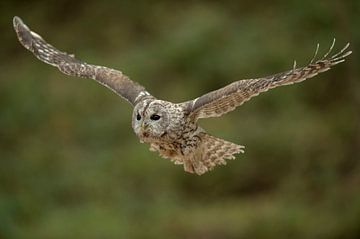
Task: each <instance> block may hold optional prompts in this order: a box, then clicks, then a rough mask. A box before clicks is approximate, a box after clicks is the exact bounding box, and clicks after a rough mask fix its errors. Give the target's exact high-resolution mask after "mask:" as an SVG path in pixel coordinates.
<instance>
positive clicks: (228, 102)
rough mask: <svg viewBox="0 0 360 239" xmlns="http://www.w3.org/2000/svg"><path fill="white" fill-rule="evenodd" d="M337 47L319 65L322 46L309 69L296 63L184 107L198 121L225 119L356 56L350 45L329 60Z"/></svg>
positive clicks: (234, 84) (213, 92)
mask: <svg viewBox="0 0 360 239" xmlns="http://www.w3.org/2000/svg"><path fill="white" fill-rule="evenodd" d="M334 45H335V39H334V41H333V42H332V45H331V47H330V49H329V51H328V52H327V53H326V54H325V55H324V56H323V57H322V58H321V59H319V60H316V61H315V59H316V57H317V54H318V50H319V44H318V45H317V48H316V51H315V55H314V57H313V58H312V60H311V61H310V63H309V64H308V65H307V66H305V67H300V68H296V62H294V66H293V69H291V70H289V71H285V72H282V73H278V74H275V75H272V76H268V77H263V78H258V79H249V80H240V81H236V82H233V83H231V84H229V85H227V86H225V87H223V88H221V89H218V90H215V91H212V92H209V93H207V94H205V95H203V96H200V97H198V98H196V99H195V100H192V101H188V102H185V103H183V104H184V105H186V106H185V107H187V108H188V110H189V112H190V117H192V118H193V120H194V121H196V120H197V119H198V118H208V117H218V116H221V115H223V114H225V113H228V112H230V111H232V110H234V109H235V108H236V107H238V106H240V105H242V104H243V103H244V102H246V101H248V100H249V99H250V98H252V97H254V96H257V95H259V94H260V93H262V92H265V91H268V90H269V89H272V88H275V87H278V86H282V85H290V84H293V83H297V82H301V81H304V80H306V79H309V78H311V77H314V76H316V75H317V74H319V73H321V72H325V71H327V70H329V69H330V68H331V67H332V66H335V65H337V64H339V63H341V62H344V61H345V58H346V57H347V56H349V55H350V54H351V53H352V52H351V51H346V50H347V49H348V47H349V43H348V44H346V45H345V47H344V48H343V49H341V50H340V51H339V52H338V53H336V54H334V55H332V56H331V57H329V55H330V53H331V51H332V49H333V47H334ZM314 61H315V62H314Z"/></svg>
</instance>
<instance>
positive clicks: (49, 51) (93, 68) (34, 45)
mask: <svg viewBox="0 0 360 239" xmlns="http://www.w3.org/2000/svg"><path fill="white" fill-rule="evenodd" d="M13 24H14V29H15V31H16V34H17V36H18V38H19V41H20V43H21V44H22V45H23V46H24V47H25V48H26V49H28V50H29V51H31V52H32V53H33V54H34V55H35V56H36V57H37V58H38V59H39V60H41V61H43V62H45V63H47V64H49V65H52V66H55V67H57V68H58V69H59V70H60V71H61V72H63V73H65V74H67V75H71V76H77V77H83V78H91V79H94V80H96V81H97V82H99V83H100V84H102V85H104V86H106V87H107V88H109V89H111V90H112V91H114V92H115V93H117V94H118V95H120V96H121V97H123V98H124V99H126V100H127V101H128V102H130V103H131V104H132V105H135V104H136V102H137V101H138V100H139V99H140V98H141V97H143V96H147V95H150V94H149V93H148V92H147V91H146V90H145V88H144V87H143V86H141V85H140V84H138V83H137V82H134V81H132V80H130V79H129V77H127V76H126V75H124V74H123V73H122V72H121V71H118V70H114V69H110V68H107V67H104V66H97V65H91V64H88V63H85V62H83V61H81V60H78V59H76V58H75V56H74V55H72V54H68V53H66V52H62V51H59V50H58V49H56V48H55V47H54V46H52V45H50V44H49V43H47V42H46V41H45V40H44V39H43V38H42V37H41V36H40V35H38V34H37V33H35V32H32V31H31V30H30V29H29V28H28V27H27V26H26V25H25V24H24V23H23V22H22V20H21V19H20V18H19V17H14V20H13Z"/></svg>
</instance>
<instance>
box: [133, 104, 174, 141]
mask: <svg viewBox="0 0 360 239" xmlns="http://www.w3.org/2000/svg"><path fill="white" fill-rule="evenodd" d="M169 123H170V115H169V112H168V110H167V107H166V104H164V103H163V101H160V100H151V101H144V102H141V103H139V104H137V105H136V106H135V107H134V111H133V116H132V127H133V129H134V131H135V133H136V135H137V136H138V137H140V138H141V139H143V140H144V141H147V140H151V139H156V138H159V137H161V136H163V135H164V134H166V132H167V129H168V127H169Z"/></svg>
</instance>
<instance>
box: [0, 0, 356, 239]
mask: <svg viewBox="0 0 360 239" xmlns="http://www.w3.org/2000/svg"><path fill="white" fill-rule="evenodd" d="M14 15H18V16H20V17H22V18H23V20H24V21H25V23H27V24H28V25H29V26H30V27H31V28H32V29H33V30H34V31H36V32H38V33H40V34H41V35H42V36H43V37H44V38H45V39H47V40H48V41H49V42H50V43H52V44H54V45H55V46H57V47H58V48H59V49H62V50H65V51H67V52H70V53H75V54H76V55H77V56H78V58H80V59H83V60H85V61H87V62H90V63H97V64H100V65H106V66H109V67H113V68H117V69H121V70H122V71H123V72H125V73H126V74H127V75H129V76H130V77H131V78H132V79H134V80H136V81H139V82H140V83H141V84H143V85H145V86H146V87H147V89H148V90H149V91H150V92H152V93H153V94H154V95H156V96H158V97H159V98H161V99H166V100H170V101H174V102H181V101H185V100H188V99H191V98H196V97H197V96H199V95H201V94H203V93H206V92H208V91H210V90H214V89H216V88H218V87H221V86H223V85H225V84H228V83H230V82H232V81H234V80H239V79H243V78H255V77H260V76H266V75H270V74H273V73H277V72H281V71H284V70H288V69H291V67H292V63H293V60H294V59H296V60H297V62H298V65H304V64H306V63H308V61H309V60H310V59H311V57H312V55H313V52H314V50H315V46H316V43H318V42H319V43H320V50H322V52H321V55H322V53H323V52H326V50H327V49H328V47H329V46H330V44H331V41H332V39H333V37H336V39H337V45H336V47H337V48H336V49H339V48H341V47H342V46H343V45H345V44H346V43H347V42H348V41H350V42H351V43H352V45H351V49H352V50H353V51H354V53H353V54H352V55H351V56H350V57H349V58H348V60H347V61H346V62H345V63H343V64H341V65H338V66H336V67H335V68H334V69H332V70H331V71H329V72H326V73H323V74H321V75H319V76H318V77H316V78H315V79H311V80H308V81H306V82H304V83H301V84H297V85H294V86H287V87H282V88H277V89H275V90H272V91H270V92H267V93H265V94H262V95H261V96H259V97H256V98H254V99H252V100H251V101H250V102H248V103H246V104H244V105H243V106H242V107H240V108H238V109H237V110H236V111H234V112H232V113H229V114H227V115H225V116H223V117H221V118H216V119H207V120H202V121H201V122H200V124H201V125H202V127H204V128H205V129H207V130H208V132H209V133H211V134H213V135H216V136H218V137H223V138H225V139H227V140H229V141H232V142H235V143H238V144H243V145H245V146H246V152H245V154H243V155H238V157H237V160H235V161H230V162H229V163H228V165H227V166H226V167H218V168H216V169H215V170H214V171H212V172H210V173H207V174H205V175H203V176H201V177H199V176H194V175H190V174H187V173H185V172H184V171H183V169H182V167H181V166H175V165H173V164H172V163H171V162H169V161H168V160H164V159H162V158H160V157H159V156H158V155H157V154H156V153H153V152H149V151H148V146H147V145H144V144H140V143H139V141H138V139H137V138H136V136H135V135H134V133H133V132H132V129H131V125H130V123H131V112H132V108H131V107H130V105H129V104H128V103H127V102H125V101H124V100H122V99H121V98H120V97H117V96H116V95H115V94H113V93H112V92H111V91H109V90H107V89H106V88H104V87H101V86H99V85H98V84H97V83H96V82H93V81H91V80H83V79H76V78H74V77H68V76H65V75H63V74H61V73H60V72H58V71H57V70H56V69H55V68H53V67H50V66H48V65H45V64H44V63H41V62H40V61H38V60H37V59H36V58H35V57H34V56H33V55H32V54H31V53H29V52H28V51H26V50H25V49H24V48H23V47H22V46H21V45H20V43H19V42H18V41H17V39H16V37H15V33H14V31H13V29H12V17H13V16H14ZM359 24H360V1H359V0H346V1H345V0H343V1H340V0H339V1H313V0H303V1H292V0H290V1H289V0H278V1H272V2H271V4H270V3H269V2H268V1H265V0H258V1H221V2H220V1H173V2H171V1H165V0H160V1H153V2H151V1H145V0H143V1H84V0H78V1H70V0H64V1H53V2H50V1H1V3H0V29H1V33H2V34H1V37H0V38H1V45H2V46H1V48H0V57H1V58H0V238H37V239H38V238H290V237H291V238H293V239H295V238H316V239H321V238H341V239H344V238H360V79H359V76H360V70H359V61H360V57H359V52H360V30H359V29H360V28H359Z"/></svg>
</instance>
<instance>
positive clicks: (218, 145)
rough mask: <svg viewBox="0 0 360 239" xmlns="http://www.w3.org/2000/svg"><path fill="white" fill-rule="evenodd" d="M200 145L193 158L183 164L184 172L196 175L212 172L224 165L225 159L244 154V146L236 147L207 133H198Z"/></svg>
mask: <svg viewBox="0 0 360 239" xmlns="http://www.w3.org/2000/svg"><path fill="white" fill-rule="evenodd" d="M199 137H200V139H201V143H200V145H199V146H198V148H197V149H196V150H195V152H194V155H193V157H191V159H190V160H189V161H187V162H185V164H184V168H185V171H187V172H195V173H196V174H198V175H201V174H203V173H206V172H207V171H210V170H212V169H213V168H214V167H215V166H216V165H226V161H225V160H226V159H235V156H234V154H238V153H244V148H245V146H242V145H237V144H234V143H231V142H228V141H225V140H223V139H219V138H216V137H214V136H211V135H209V134H207V133H200V134H199Z"/></svg>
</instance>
